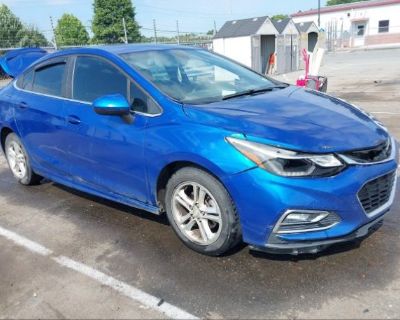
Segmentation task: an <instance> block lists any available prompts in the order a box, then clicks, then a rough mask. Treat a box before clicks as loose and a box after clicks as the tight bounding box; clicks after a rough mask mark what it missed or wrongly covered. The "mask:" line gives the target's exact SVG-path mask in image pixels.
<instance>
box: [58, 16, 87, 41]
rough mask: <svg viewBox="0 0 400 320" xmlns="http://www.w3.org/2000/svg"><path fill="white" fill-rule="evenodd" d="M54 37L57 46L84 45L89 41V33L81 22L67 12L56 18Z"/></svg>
mask: <svg viewBox="0 0 400 320" xmlns="http://www.w3.org/2000/svg"><path fill="white" fill-rule="evenodd" d="M55 37H56V42H57V45H59V46H74V45H85V44H88V42H89V34H88V32H87V31H86V28H85V27H84V25H83V24H82V22H81V21H80V20H79V19H78V18H77V17H75V16H74V15H72V14H68V13H64V14H63V15H62V17H61V18H60V19H59V20H58V22H57V27H56V29H55Z"/></svg>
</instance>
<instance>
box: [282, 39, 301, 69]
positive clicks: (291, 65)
mask: <svg viewBox="0 0 400 320" xmlns="http://www.w3.org/2000/svg"><path fill="white" fill-rule="evenodd" d="M297 63H298V36H297V35H294V34H286V35H285V71H284V72H291V71H294V70H297V68H298V66H297Z"/></svg>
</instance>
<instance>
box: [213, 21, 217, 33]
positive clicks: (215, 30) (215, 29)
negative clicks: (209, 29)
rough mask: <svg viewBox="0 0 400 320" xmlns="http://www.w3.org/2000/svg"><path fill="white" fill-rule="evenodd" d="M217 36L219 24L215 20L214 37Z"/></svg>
mask: <svg viewBox="0 0 400 320" xmlns="http://www.w3.org/2000/svg"><path fill="white" fill-rule="evenodd" d="M216 34H217V23H216V22H215V20H214V36H215V35H216Z"/></svg>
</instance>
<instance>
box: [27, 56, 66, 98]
mask: <svg viewBox="0 0 400 320" xmlns="http://www.w3.org/2000/svg"><path fill="white" fill-rule="evenodd" d="M65 70H66V64H65V62H62V63H57V64H52V65H48V66H45V67H42V68H39V69H37V70H36V71H35V76H34V80H33V86H32V91H34V92H38V93H43V94H48V95H51V96H57V97H62V96H63V82H64V76H65ZM28 75H29V74H27V76H28ZM28 80H29V77H28V79H27V82H26V86H27V88H26V89H28V88H29V81H28ZM23 83H25V79H24V81H23ZM23 85H24V84H23ZM28 90H29V89H28Z"/></svg>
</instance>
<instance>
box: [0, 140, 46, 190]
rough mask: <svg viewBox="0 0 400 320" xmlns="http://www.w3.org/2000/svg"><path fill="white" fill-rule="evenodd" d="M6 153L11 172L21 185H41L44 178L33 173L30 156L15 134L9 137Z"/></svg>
mask: <svg viewBox="0 0 400 320" xmlns="http://www.w3.org/2000/svg"><path fill="white" fill-rule="evenodd" d="M4 151H5V152H4V153H5V155H6V159H7V162H8V165H9V167H10V170H11V172H12V173H13V175H14V177H15V179H17V181H18V182H19V183H20V184H22V185H25V186H30V185H36V184H39V183H40V181H41V180H42V177H41V176H39V175H37V174H36V173H35V172H33V170H32V167H31V165H30V160H29V156H28V154H27V152H26V150H25V148H24V146H23V144H22V142H21V140H20V139H19V138H18V136H17V135H16V134H15V133H10V134H9V135H7V137H6V141H5V144H4Z"/></svg>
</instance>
